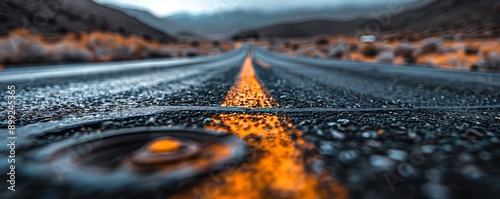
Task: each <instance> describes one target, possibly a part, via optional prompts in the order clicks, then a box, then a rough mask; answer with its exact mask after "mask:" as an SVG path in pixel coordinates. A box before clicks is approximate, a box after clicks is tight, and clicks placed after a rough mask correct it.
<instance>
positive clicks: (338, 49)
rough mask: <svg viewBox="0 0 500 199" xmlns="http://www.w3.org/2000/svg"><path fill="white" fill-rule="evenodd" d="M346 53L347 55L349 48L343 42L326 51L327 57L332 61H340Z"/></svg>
mask: <svg viewBox="0 0 500 199" xmlns="http://www.w3.org/2000/svg"><path fill="white" fill-rule="evenodd" d="M347 53H349V46H348V45H347V44H346V43H345V42H344V41H343V40H340V41H339V42H337V43H336V44H335V45H334V46H333V47H332V48H330V49H329V50H328V56H329V57H330V58H334V59H341V58H343V57H344V55H346V54H347Z"/></svg>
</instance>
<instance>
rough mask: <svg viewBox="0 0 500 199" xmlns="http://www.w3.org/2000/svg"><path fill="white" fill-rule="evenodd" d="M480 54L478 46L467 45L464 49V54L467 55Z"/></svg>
mask: <svg viewBox="0 0 500 199" xmlns="http://www.w3.org/2000/svg"><path fill="white" fill-rule="evenodd" d="M478 52H479V48H478V47H477V46H471V45H467V46H465V48H464V53H465V54H466V55H477V53H478Z"/></svg>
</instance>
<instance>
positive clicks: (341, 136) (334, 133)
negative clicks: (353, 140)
mask: <svg viewBox="0 0 500 199" xmlns="http://www.w3.org/2000/svg"><path fill="white" fill-rule="evenodd" d="M330 134H331V135H332V137H333V138H334V139H338V140H343V139H345V135H344V134H343V133H341V132H339V131H337V130H334V129H332V130H330Z"/></svg>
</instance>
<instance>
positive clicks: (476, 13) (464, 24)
mask: <svg viewBox="0 0 500 199" xmlns="http://www.w3.org/2000/svg"><path fill="white" fill-rule="evenodd" d="M496 2H497V1H496V0H478V1H468V0H450V1H434V2H431V3H430V4H427V5H423V6H422V7H419V8H415V9H413V10H408V11H406V12H403V13H401V14H396V15H393V16H390V18H389V19H390V20H388V19H387V18H384V17H385V16H382V17H373V16H372V17H363V18H360V19H356V20H350V21H334V20H325V19H312V20H306V21H300V22H292V23H281V24H276V25H271V26H265V27H261V28H257V29H250V30H247V31H242V32H240V33H238V34H235V35H234V38H236V39H238V38H248V37H311V36H316V35H319V34H329V35H335V34H341V33H342V34H348V35H352V34H356V33H359V32H360V31H361V32H367V31H366V30H367V29H368V30H370V28H371V30H372V31H373V30H375V29H379V30H380V31H389V30H398V31H399V30H407V31H416V32H420V33H423V31H430V32H431V33H432V32H436V31H439V30H441V31H443V30H457V31H465V30H466V29H470V27H468V25H469V26H470V25H472V26H475V25H477V26H475V27H474V28H476V29H478V31H479V30H481V31H483V30H484V29H486V30H492V31H496V30H497V29H498V25H499V24H498V23H495V21H498V13H492V12H494V10H493V7H494V6H492V5H495V3H496ZM373 11H374V12H375V13H380V12H381V11H384V10H378V9H374V10H373ZM495 15H496V16H495ZM375 16H376V15H375ZM368 33H369V31H368ZM494 34H496V33H494Z"/></svg>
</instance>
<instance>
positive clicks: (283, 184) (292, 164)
mask: <svg viewBox="0 0 500 199" xmlns="http://www.w3.org/2000/svg"><path fill="white" fill-rule="evenodd" d="M251 60H252V58H251V57H247V58H246V59H245V61H244V63H243V67H242V70H241V72H240V74H239V76H238V79H237V80H236V83H235V85H234V86H233V87H232V88H231V90H230V91H229V92H228V94H227V96H226V98H225V101H224V102H223V103H222V106H243V107H250V108H266V107H277V106H279V105H278V103H277V102H276V100H275V99H274V98H273V97H272V96H271V95H270V94H269V92H268V91H267V90H265V88H264V87H263V86H262V85H261V84H260V83H259V81H258V80H257V78H256V76H255V71H254V69H253V66H252V61H251ZM205 129H208V130H215V131H223V132H233V133H234V134H236V135H238V136H239V137H241V138H243V139H244V140H245V141H246V142H247V144H248V145H249V146H250V147H251V148H252V149H253V150H252V153H251V154H250V158H249V160H248V161H247V162H245V163H243V164H242V165H233V166H232V167H229V168H226V170H224V171H222V172H220V173H218V174H217V175H210V177H207V178H205V179H203V180H201V181H200V182H198V184H197V185H196V186H195V187H194V188H192V189H188V190H185V192H183V193H180V194H178V195H175V196H174V198H217V199H219V198H231V199H232V198H333V197H334V198H340V199H344V198H348V196H347V190H346V189H345V188H344V187H343V186H341V185H340V184H338V183H337V182H336V181H335V179H333V178H332V177H330V175H329V174H328V172H326V171H320V172H312V171H311V170H312V169H310V168H306V166H305V165H306V162H309V163H310V161H314V160H315V156H314V155H308V156H305V155H304V152H305V151H310V152H311V154H312V151H314V147H313V146H312V145H311V144H308V143H306V142H305V141H304V140H303V139H302V137H301V132H300V130H298V129H297V127H296V126H295V125H293V124H292V123H291V122H290V120H289V119H288V118H286V117H280V116H278V115H274V114H239V113H225V114H219V115H216V116H214V117H213V118H212V122H211V123H210V124H208V125H207V126H205Z"/></svg>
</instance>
